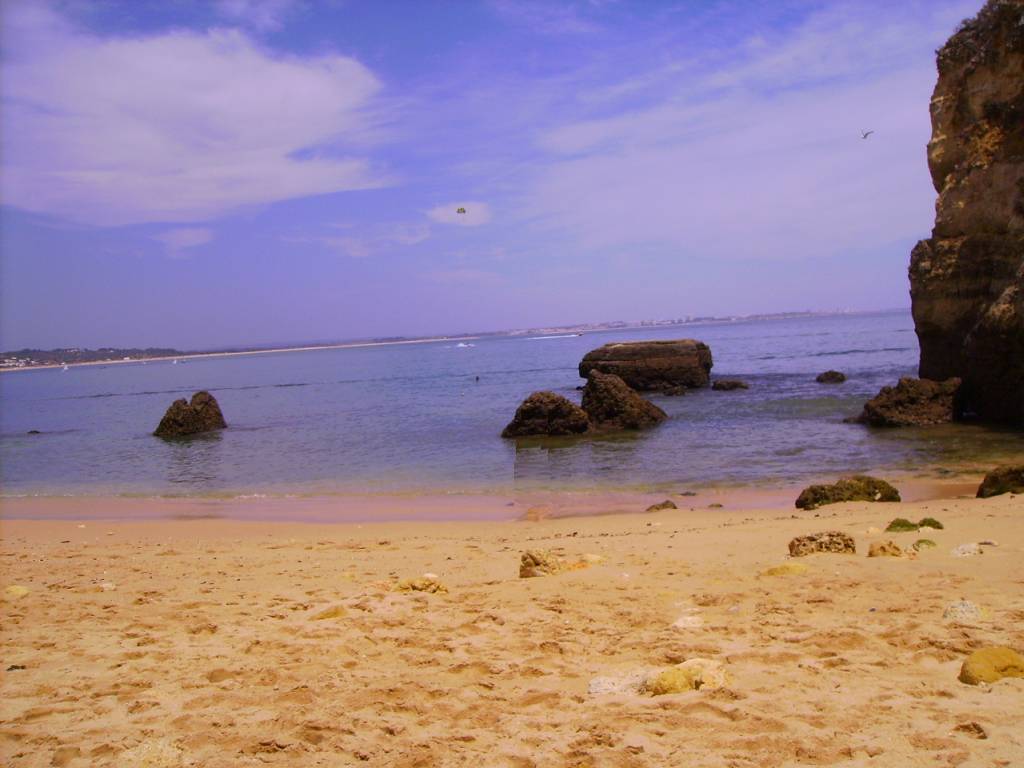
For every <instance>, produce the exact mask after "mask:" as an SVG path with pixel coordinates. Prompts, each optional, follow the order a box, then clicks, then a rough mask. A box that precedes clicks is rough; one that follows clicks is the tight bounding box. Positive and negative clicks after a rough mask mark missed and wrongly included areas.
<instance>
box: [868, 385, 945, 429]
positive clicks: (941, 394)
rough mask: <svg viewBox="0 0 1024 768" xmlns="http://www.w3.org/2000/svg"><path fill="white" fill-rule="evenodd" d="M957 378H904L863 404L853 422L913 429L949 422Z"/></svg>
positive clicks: (884, 388) (883, 388)
mask: <svg viewBox="0 0 1024 768" xmlns="http://www.w3.org/2000/svg"><path fill="white" fill-rule="evenodd" d="M959 389H960V379H957V378H952V379H946V381H931V380H930V379H914V378H910V377H909V376H906V377H904V378H902V379H900V381H899V384H897V385H896V386H895V387H882V389H881V390H880V391H879V393H878V394H877V395H875V396H874V397H873V398H871V399H870V400H868V401H867V402H866V403H865V404H864V410H863V411H862V412H861V414H860V416H858V417H856V419H854V421H856V422H858V423H860V424H867V425H869V426H872V427H915V426H928V425H931V424H944V423H945V422H948V421H952V420H953V400H954V398H955V397H956V393H957V391H958V390H959Z"/></svg>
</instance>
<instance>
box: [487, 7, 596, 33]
mask: <svg viewBox="0 0 1024 768" xmlns="http://www.w3.org/2000/svg"><path fill="white" fill-rule="evenodd" d="M588 6H589V7H590V8H591V9H592V8H594V7H597V6H596V5H595V4H593V3H584V4H583V8H587V7H588ZM491 7H492V8H493V9H494V10H495V11H496V12H497V13H498V15H499V16H500V17H501V18H502V19H504V20H505V21H507V22H509V23H511V24H517V25H521V26H524V27H526V28H528V29H530V30H531V31H533V32H536V33H539V34H544V35H566V34H569V35H589V34H593V33H594V32H597V31H599V30H600V26H599V25H598V24H597V23H596V22H595V21H593V20H592V19H588V18H587V17H586V15H585V13H584V12H583V9H581V8H580V7H578V5H577V4H575V3H571V2H564V0H492V2H491Z"/></svg>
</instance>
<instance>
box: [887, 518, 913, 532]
mask: <svg viewBox="0 0 1024 768" xmlns="http://www.w3.org/2000/svg"><path fill="white" fill-rule="evenodd" d="M920 527H921V526H919V525H918V524H917V523H912V522H910V521H909V520H907V519H906V518H905V517H897V518H896V519H895V520H893V521H892V522H891V523H889V524H888V525H887V526H886V527H885V532H886V533H905V532H907V531H916V530H917V529H918V528H920Z"/></svg>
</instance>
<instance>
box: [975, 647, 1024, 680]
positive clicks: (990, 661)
mask: <svg viewBox="0 0 1024 768" xmlns="http://www.w3.org/2000/svg"><path fill="white" fill-rule="evenodd" d="M1004 677H1024V656H1021V655H1020V654H1019V653H1017V652H1016V651H1015V650H1013V649H1012V648H1007V647H1006V646H1002V645H995V646H990V647H988V648H979V649H978V650H976V651H975V652H974V653H972V654H971V655H970V656H968V657H967V660H966V661H964V663H963V666H962V667H960V682H961V683H967V684H968V685H978V684H979V683H994V682H996V681H997V680H1001V679H1002V678H1004Z"/></svg>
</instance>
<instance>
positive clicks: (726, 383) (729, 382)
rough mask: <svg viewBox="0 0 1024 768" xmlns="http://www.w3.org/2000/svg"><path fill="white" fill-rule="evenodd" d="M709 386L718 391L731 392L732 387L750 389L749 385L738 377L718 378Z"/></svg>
mask: <svg viewBox="0 0 1024 768" xmlns="http://www.w3.org/2000/svg"><path fill="white" fill-rule="evenodd" d="M711 388H712V389H714V390H716V391H718V392H731V391H732V390H734V389H750V386H749V385H748V384H747V382H745V381H740V380H739V379H718V380H717V381H715V383H714V384H712V385H711Z"/></svg>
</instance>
